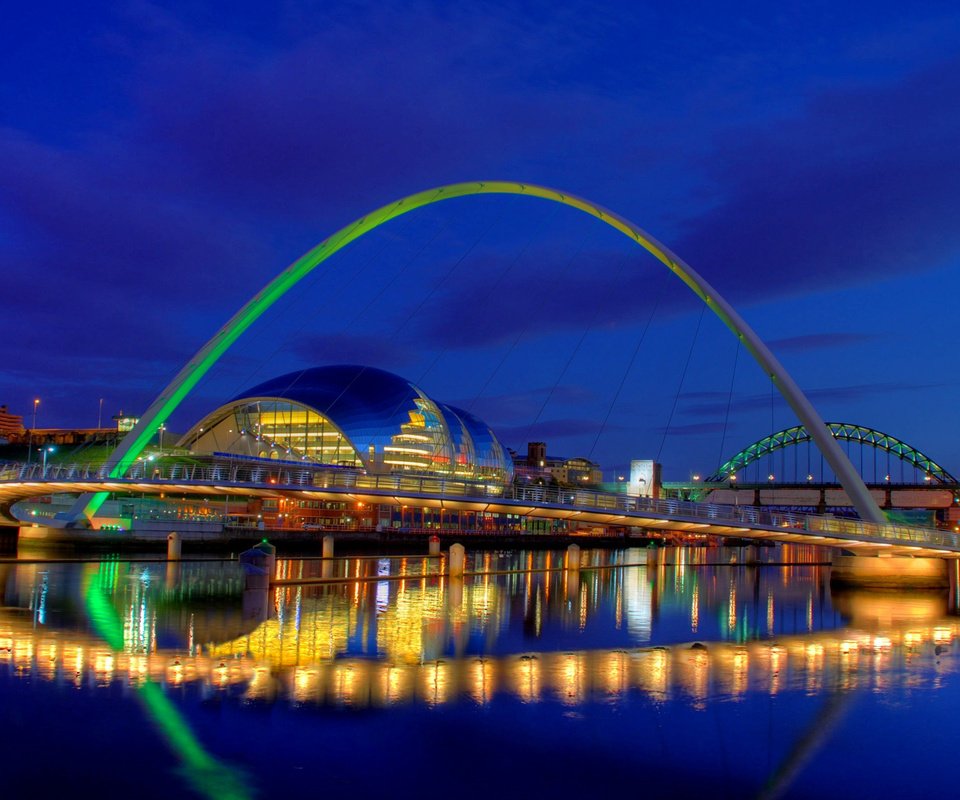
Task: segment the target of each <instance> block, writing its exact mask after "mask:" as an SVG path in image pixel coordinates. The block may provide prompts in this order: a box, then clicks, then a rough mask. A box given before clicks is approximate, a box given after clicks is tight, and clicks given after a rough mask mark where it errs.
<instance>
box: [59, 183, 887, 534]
mask: <svg viewBox="0 0 960 800" xmlns="http://www.w3.org/2000/svg"><path fill="white" fill-rule="evenodd" d="M481 194H511V195H525V196H529V197H537V198H540V199H543V200H550V201H552V202H556V203H562V204H563V205H566V206H569V207H571V208H575V209H577V210H578V211H582V212H584V213H586V214H589V215H590V216H592V217H596V218H597V219H599V220H600V221H601V222H605V223H606V224H607V225H609V226H610V227H612V228H614V229H616V230H618V231H619V232H620V233H622V234H623V235H624V236H627V237H628V238H629V239H631V240H633V241H634V242H636V243H637V244H639V245H640V246H641V247H643V248H644V249H645V250H647V251H649V252H650V253H652V254H653V255H654V257H656V259H657V260H658V261H660V262H661V263H662V264H664V265H665V266H666V267H667V268H668V269H670V270H671V271H672V272H673V273H674V274H675V275H676V276H677V277H678V278H680V280H682V281H683V282H684V283H685V284H686V285H687V286H688V287H689V288H690V289H691V290H692V291H693V292H694V293H695V294H696V295H697V296H698V297H699V298H700V299H701V300H702V301H703V302H704V303H706V304H707V306H708V307H709V308H710V310H711V311H713V312H714V313H715V314H716V315H717V316H718V317H719V318H720V319H721V320H722V321H723V323H724V324H725V325H726V326H727V327H728V328H729V329H730V330H731V331H733V333H734V334H735V335H736V336H737V337H738V338H739V339H740V341H741V342H742V343H743V345H744V346H745V347H746V349H747V350H748V351H749V352H750V353H751V355H753V357H754V359H756V361H757V363H758V364H760V366H761V367H762V368H763V370H764V372H765V373H766V374H767V375H769V376H770V379H771V380H772V381H773V382H774V383H775V384H776V386H777V388H778V389H779V390H780V393H781V394H782V395H783V396H784V398H785V399H786V401H787V403H788V404H789V405H790V407H791V408H792V409H793V410H794V412H795V413H796V414H797V417H798V418H799V419H800V421H801V422H802V423H803V424H804V425H805V426H806V428H807V430H809V431H811V435H812V437H813V439H814V440H815V441H816V443H817V446H818V447H819V448H820V451H821V452H822V453H823V455H824V458H826V459H827V461H828V462H829V464H830V466H831V467H832V468H833V471H834V473H835V474H836V475H837V477H838V478H839V480H840V483H841V484H842V485H843V487H844V488H845V489H846V490H847V494H848V495H849V496H850V499H851V501H852V502H853V504H854V507H855V508H856V509H857V511H858V513H859V514H860V516H861V517H862V518H864V519H866V520H868V521H870V522H876V523H883V522H884V521H885V517H884V516H883V513H882V512H881V511H880V508H879V507H878V506H877V504H876V502H875V501H874V500H873V498H872V497H871V496H870V492H869V491H868V490H867V487H866V486H865V485H864V483H863V481H862V480H861V479H860V476H859V475H858V474H857V471H856V470H855V469H854V467H853V465H852V464H851V463H850V461H849V459H848V458H847V457H846V455H844V453H843V450H841V449H840V447H839V445H838V444H837V443H836V441H835V440H834V439H833V437H832V436H831V435H830V434H829V432H828V431H827V429H826V426H825V425H824V422H823V420H822V419H821V418H820V415H819V414H818V413H817V412H816V410H815V409H814V408H813V406H812V405H811V403H810V401H809V400H807V398H806V396H805V395H804V394H803V392H801V391H800V388H799V387H798V386H797V384H796V383H795V382H794V380H793V379H792V378H791V377H790V375H789V374H788V373H787V371H786V370H785V369H784V368H783V366H782V365H781V364H780V362H779V361H778V360H777V358H776V357H775V356H774V355H773V353H771V352H770V350H769V348H768V347H767V346H766V345H765V344H764V343H763V341H761V339H760V337H758V336H757V335H756V333H755V332H754V331H753V329H752V328H751V327H750V326H749V325H748V324H747V323H746V322H745V321H744V320H743V318H741V317H740V315H739V314H738V313H737V312H736V311H735V310H734V309H733V307H732V306H731V305H730V304H729V303H728V302H727V301H726V300H725V299H724V298H723V297H721V296H720V294H719V293H718V292H717V291H716V290H715V289H714V288H713V287H712V286H711V285H710V284H709V283H708V282H707V281H706V280H704V279H703V278H702V277H701V276H700V275H699V274H698V273H697V272H696V271H695V270H694V269H693V268H692V267H690V266H689V265H688V264H686V263H684V262H683V261H682V260H681V259H680V258H679V257H678V256H677V255H675V254H674V253H673V252H671V251H670V250H669V249H668V248H667V247H665V246H664V245H663V244H661V243H660V242H658V241H657V240H656V239H654V238H653V237H652V236H651V235H650V234H648V233H647V232H646V231H644V230H643V229H642V228H640V227H638V226H636V225H634V224H633V223H632V222H630V221H628V220H626V219H624V218H623V217H621V216H619V215H618V214H614V213H613V212H612V211H608V210H607V209H605V208H603V207H602V206H598V205H595V204H593V203H590V202H588V201H586V200H583V199H581V198H579V197H576V196H575V195H570V194H566V193H564V192H559V191H557V190H555V189H548V188H545V187H543V186H535V185H533V184H529V183H514V182H507V181H489V182H475V183H456V184H451V185H448V186H441V187H439V188H436V189H430V190H428V191H425V192H419V193H417V194H412V195H410V196H408V197H404V198H403V199H401V200H397V201H396V202H394V203H390V204H389V205H386V206H383V207H381V208H378V209H377V210H376V211H374V212H372V213H370V214H367V215H366V216H365V217H361V218H360V219H358V220H357V221H356V222H353V223H351V224H350V225H347V226H346V227H344V228H341V229H340V230H339V231H337V232H336V233H334V234H333V235H332V236H331V237H329V238H328V239H325V240H324V241H322V242H321V243H320V244H318V245H317V246H316V247H314V248H313V249H312V250H310V251H309V252H307V253H306V254H304V255H303V256H301V257H300V258H299V259H297V260H296V261H295V262H293V264H291V265H290V266H289V267H287V268H286V269H285V270H284V271H283V272H281V273H280V274H279V275H278V276H277V277H276V278H274V279H273V280H272V281H270V283H268V284H267V285H266V286H265V287H264V288H263V289H262V290H261V291H260V292H259V293H257V294H256V295H255V296H254V297H253V298H252V299H251V300H250V301H249V302H248V303H247V304H246V305H244V306H243V308H241V309H240V310H239V311H238V312H237V313H236V314H234V315H233V317H231V318H230V320H229V321H228V322H227V323H226V324H225V325H224V326H223V327H222V328H221V329H220V330H219V331H218V332H217V333H216V334H215V335H214V337H213V338H212V339H211V340H210V341H209V342H207V343H206V344H205V345H204V346H203V347H202V348H201V349H200V350H199V351H198V352H197V354H196V355H195V356H194V357H193V358H192V359H190V361H189V362H188V363H187V364H186V365H185V366H184V367H183V369H182V370H180V372H179V373H178V374H177V376H176V377H175V378H174V379H173V380H172V381H171V382H170V384H169V385H168V386H167V388H166V389H164V391H163V392H162V393H161V394H160V396H159V397H158V398H157V399H156V400H155V401H154V402H153V404H152V405H151V406H150V408H148V409H147V411H146V412H145V413H144V415H143V416H142V417H141V418H140V422H139V423H138V424H137V425H136V426H135V427H134V429H133V430H132V431H131V432H130V433H128V434H127V436H126V437H125V438H124V440H123V441H122V442H121V444H120V446H119V447H117V449H116V450H115V451H114V452H113V454H112V455H111V456H110V458H109V459H108V461H107V464H106V467H107V469H108V471H109V476H110V477H113V478H116V477H121V476H122V475H124V474H125V473H126V471H127V469H129V467H130V466H131V465H132V464H133V463H134V462H135V460H136V458H137V455H138V454H139V453H141V452H142V451H143V449H144V448H145V447H146V446H147V444H148V443H149V442H150V440H151V439H152V437H153V435H154V433H155V432H156V431H157V429H158V428H159V426H160V425H162V424H163V423H164V422H166V420H167V419H168V418H169V416H170V414H172V413H173V411H174V410H175V409H176V408H177V406H179V405H180V403H181V402H182V401H183V399H184V398H185V397H186V396H187V394H189V393H190V391H191V390H192V389H193V387H194V386H196V385H197V383H198V382H199V380H200V379H201V378H202V377H203V376H204V375H205V374H206V373H207V372H208V371H209V369H210V368H211V367H212V366H213V365H214V364H215V363H216V362H217V360H218V359H219V358H220V357H221V356H222V355H223V354H224V353H225V352H226V351H227V349H228V348H229V347H230V346H231V345H232V344H233V343H234V342H235V341H236V340H237V339H238V338H239V337H240V335H241V334H242V333H243V332H244V331H245V330H247V328H249V327H250V326H251V325H252V324H253V323H254V322H255V321H256V320H257V319H258V318H259V317H260V316H261V315H262V314H263V313H264V312H265V311H266V310H267V309H268V308H270V306H272V305H273V304H274V303H275V302H276V301H277V300H279V299H280V298H281V297H282V296H283V295H284V294H285V293H286V292H287V291H288V290H289V289H290V288H292V287H293V286H295V285H296V284H297V283H298V282H299V281H301V280H302V279H303V278H305V277H306V276H307V275H309V274H310V273H311V272H312V271H313V270H314V269H315V268H316V267H317V266H319V265H320V264H322V263H323V262H324V261H326V260H327V259H328V258H330V256H332V255H333V254H334V253H336V252H338V251H340V250H341V249H343V248H344V247H346V246H347V245H348V244H350V243H351V242H353V241H354V240H356V239H359V238H360V237H361V236H363V235H364V234H366V233H369V232H370V231H372V230H373V229H374V228H376V227H378V226H379V225H382V224H384V223H385V222H389V221H390V220H392V219H395V218H396V217H399V216H402V215H403V214H407V213H409V212H410V211H414V210H416V209H418V208H422V207H423V206H427V205H430V204H432V203H438V202H441V201H443V200H450V199H453V198H455V197H467V196H471V195H481ZM105 499H106V495H105V494H104V493H98V494H96V495H93V496H84V497H81V498H80V499H79V500H78V501H77V503H76V504H75V505H74V507H73V508H72V509H71V510H70V512H68V513H67V514H66V515H65V517H66V519H65V520H64V521H65V523H66V524H70V525H73V524H77V523H78V522H79V521H80V520H81V518H82V517H86V518H87V519H88V520H89V519H90V518H92V516H93V515H94V514H95V513H96V511H97V509H98V508H99V507H100V506H101V505H102V504H103V502H104V500H105Z"/></svg>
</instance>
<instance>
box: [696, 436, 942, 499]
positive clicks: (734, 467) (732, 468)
mask: <svg viewBox="0 0 960 800" xmlns="http://www.w3.org/2000/svg"><path fill="white" fill-rule="evenodd" d="M826 425H827V428H828V429H829V430H830V433H831V435H832V436H833V438H834V439H836V440H837V441H845V442H856V443H857V444H860V445H866V446H869V447H873V448H875V449H876V450H879V451H882V452H885V453H891V454H892V455H895V456H896V457H897V458H898V459H900V460H901V461H903V462H904V463H906V464H909V465H911V466H913V467H915V468H916V469H918V470H922V471H923V473H924V474H925V475H928V476H929V477H930V479H931V481H934V482H936V483H940V484H952V485H956V484H957V479H956V478H955V477H954V476H953V475H951V474H950V473H949V472H947V471H946V470H945V469H944V468H943V467H942V466H940V465H939V464H938V463H937V462H936V461H934V460H933V459H932V458H930V457H929V456H927V455H925V454H924V453H922V452H920V451H919V450H917V448H915V447H912V446H911V445H909V444H907V443H906V442H904V441H902V440H900V439H897V438H896V437H894V436H891V435H890V434H889V433H884V432H883V431H878V430H875V429H874V428H866V427H864V426H863V425H855V424H853V423H850V422H828V423H826ZM810 441H812V437H811V436H810V433H809V432H808V431H807V429H806V428H805V427H804V426H803V425H794V426H793V427H792V428H785V429H784V430H782V431H777V432H776V433H774V434H772V435H770V436H766V437H764V438H763V439H760V440H759V441H756V442H754V443H753V444H751V445H750V446H749V447H745V448H744V449H743V450H741V451H740V452H739V453H737V454H736V455H735V456H733V458H731V459H729V460H728V461H727V462H726V463H724V464H723V465H722V466H721V467H720V468H719V469H718V470H717V471H716V472H715V473H714V474H713V475H710V476H709V477H708V478H706V481H705V482H707V483H720V482H724V481H727V480H729V479H730V476H731V475H736V474H737V473H738V472H740V470H742V469H746V467H748V466H749V465H750V464H753V463H754V462H756V461H759V460H760V459H761V458H764V457H765V456H768V455H770V454H771V453H774V452H776V451H777V450H782V449H784V448H786V447H793V446H795V445H798V444H803V443H805V442H810Z"/></svg>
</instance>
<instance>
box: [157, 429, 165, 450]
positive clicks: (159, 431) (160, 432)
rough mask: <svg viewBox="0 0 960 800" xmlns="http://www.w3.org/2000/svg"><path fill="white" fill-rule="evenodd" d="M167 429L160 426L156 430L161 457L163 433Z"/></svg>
mask: <svg viewBox="0 0 960 800" xmlns="http://www.w3.org/2000/svg"><path fill="white" fill-rule="evenodd" d="M166 429H167V426H166V425H161V426H160V427H159V428H157V433H159V434H160V455H161V456H162V455H163V432H164V431H165V430H166Z"/></svg>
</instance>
